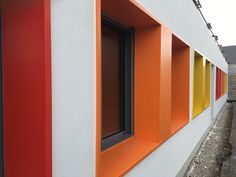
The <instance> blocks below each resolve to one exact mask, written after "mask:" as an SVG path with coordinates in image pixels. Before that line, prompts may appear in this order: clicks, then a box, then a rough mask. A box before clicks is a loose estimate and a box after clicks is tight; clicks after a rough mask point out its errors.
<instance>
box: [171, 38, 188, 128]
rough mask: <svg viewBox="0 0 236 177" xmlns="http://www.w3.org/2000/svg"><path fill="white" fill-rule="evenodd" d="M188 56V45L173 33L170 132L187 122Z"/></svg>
mask: <svg viewBox="0 0 236 177" xmlns="http://www.w3.org/2000/svg"><path fill="white" fill-rule="evenodd" d="M189 58H190V48H189V46H187V45H186V44H185V43H184V42H182V41H181V40H180V39H178V38H177V37H175V36H174V35H173V39H172V78H171V80H172V85H171V88H172V92H171V97H172V99H171V133H174V132H176V131H177V130H178V129H179V128H181V127H182V126H184V125H185V124H187V123H188V122H189V64H190V62H189Z"/></svg>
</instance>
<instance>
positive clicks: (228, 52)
mask: <svg viewBox="0 0 236 177" xmlns="http://www.w3.org/2000/svg"><path fill="white" fill-rule="evenodd" d="M223 51H224V56H225V57H226V61H227V62H228V63H229V69H228V72H229V76H228V79H229V82H228V83H229V92H228V94H229V100H231V101H235V100H236V45H232V46H225V47H223Z"/></svg>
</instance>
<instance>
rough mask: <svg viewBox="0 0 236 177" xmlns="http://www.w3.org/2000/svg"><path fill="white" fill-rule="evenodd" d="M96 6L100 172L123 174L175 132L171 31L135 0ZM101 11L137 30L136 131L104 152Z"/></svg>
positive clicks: (106, 1)
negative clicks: (102, 145)
mask: <svg viewBox="0 0 236 177" xmlns="http://www.w3.org/2000/svg"><path fill="white" fill-rule="evenodd" d="M96 8H97V9H96V10H97V14H96V15H97V19H96V36H97V37H96V40H97V41H96V45H97V47H96V49H97V55H96V57H97V60H96V117H97V125H96V133H97V137H96V138H97V141H96V146H97V147H96V156H97V157H96V176H97V177H106V176H107V177H110V176H123V175H125V174H126V173H127V172H128V171H129V170H130V169H131V168H132V167H134V166H135V165H136V164H137V163H139V162H140V161H141V160H142V159H143V158H145V156H147V155H148V154H150V153H151V152H152V151H153V150H154V149H155V148H157V147H158V146H159V145H160V143H162V142H164V141H165V140H166V139H167V138H169V137H170V136H171V77H172V74H171V73H172V72H171V65H172V62H171V61H172V58H171V47H172V33H171V31H170V30H169V29H167V28H166V27H164V26H160V24H159V23H158V21H157V20H156V19H155V18H153V17H152V16H151V15H150V13H149V12H147V11H145V9H144V8H143V7H141V6H140V5H139V4H138V3H137V2H136V1H134V0H120V1H116V0H103V1H102V2H101V0H97V6H96ZM101 12H102V13H105V14H107V15H109V16H111V17H112V18H114V20H116V21H118V22H120V23H122V24H123V25H126V26H130V27H133V28H135V59H134V60H135V62H134V68H135V69H134V71H135V73H134V132H135V133H134V136H132V137H131V138H128V139H126V140H124V141H122V142H121V143H118V144H116V145H114V146H112V147H111V148H109V149H107V150H105V151H101ZM127 14H129V15H127ZM127 157H128V158H127ZM117 162H120V163H119V165H117Z"/></svg>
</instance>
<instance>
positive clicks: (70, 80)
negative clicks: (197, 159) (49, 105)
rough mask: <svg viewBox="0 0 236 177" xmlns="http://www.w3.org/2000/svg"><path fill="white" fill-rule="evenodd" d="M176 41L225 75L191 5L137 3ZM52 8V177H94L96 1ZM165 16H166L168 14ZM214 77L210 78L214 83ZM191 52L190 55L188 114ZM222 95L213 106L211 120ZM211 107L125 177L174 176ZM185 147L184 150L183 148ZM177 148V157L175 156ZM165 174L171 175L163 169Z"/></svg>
mask: <svg viewBox="0 0 236 177" xmlns="http://www.w3.org/2000/svg"><path fill="white" fill-rule="evenodd" d="M139 2H140V3H141V4H142V5H143V7H145V8H146V9H147V10H148V11H149V12H150V13H152V14H153V15H154V16H155V17H156V18H157V19H159V20H160V21H161V22H163V24H165V25H166V26H167V27H168V28H169V29H170V30H171V31H173V32H174V33H175V35H177V36H178V37H180V38H181V39H182V40H184V41H185V42H186V43H187V44H188V45H190V46H191V49H190V51H193V50H194V49H196V50H197V51H198V52H200V53H201V54H203V55H204V56H205V57H207V58H208V59H209V60H210V61H211V62H212V63H213V64H215V65H217V66H218V67H219V68H221V69H222V70H224V72H226V73H227V70H228V66H227V63H226V62H225V61H224V58H223V56H222V54H221V53H220V51H219V49H218V47H217V45H216V43H215V41H214V40H213V38H212V37H211V35H210V33H209V31H208V29H207V28H206V24H205V23H204V21H203V20H202V18H201V16H200V14H199V12H198V11H197V9H196V7H195V5H194V4H193V2H192V1H189V0H176V1H170V0H169V1H166V0H140V1H139ZM51 6H52V9H51V10H52V13H51V17H52V19H51V20H52V65H53V67H52V70H53V71H52V74H53V77H52V79H53V82H52V84H53V98H52V101H53V177H65V176H67V177H78V176H79V177H88V176H89V177H93V176H95V143H96V140H95V124H96V122H95V120H96V117H95V98H96V95H95V89H96V88H95V84H96V80H95V64H96V63H95V59H96V58H95V53H96V51H95V42H96V41H95V0H93V1H78V0H70V1H58V0H51ZM167 12H168V13H167ZM214 78H215V76H213V79H214ZM192 84H193V52H191V54H190V105H189V115H192V94H193V91H192V90H193V87H192ZM225 101H226V95H224V96H223V97H221V98H220V99H219V100H217V102H216V103H215V107H214V115H217V113H218V112H219V111H220V109H221V108H222V106H223V104H224V103H225ZM210 115H211V107H209V108H207V109H206V110H205V111H203V112H202V113H201V114H199V115H198V116H197V117H196V118H195V119H194V120H191V116H190V117H189V120H190V123H189V124H187V125H186V126H185V127H184V128H183V129H181V130H180V131H178V132H177V133H176V134H175V135H173V136H172V137H171V138H170V139H168V140H167V141H166V142H165V143H164V144H162V145H161V146H160V147H159V148H157V150H155V151H154V152H153V153H151V154H150V155H149V156H148V157H147V158H145V159H144V160H143V161H142V162H141V163H139V164H138V165H137V166H136V167H135V168H134V169H132V170H131V171H130V172H129V173H128V174H127V175H126V176H130V177H132V176H133V177H143V176H145V177H153V174H155V177H158V176H159V177H170V176H175V175H176V174H177V173H178V172H179V170H180V169H181V167H182V165H183V164H184V163H185V161H186V159H187V158H188V156H189V155H190V154H191V152H192V150H193V149H194V147H195V146H196V145H197V144H198V143H199V141H200V139H201V137H202V135H203V134H204V133H205V131H206V130H207V129H208V127H209V126H210V124H211V116H210ZM186 144H188V146H184V145H186ZM176 149H178V153H176ZM166 169H169V170H166Z"/></svg>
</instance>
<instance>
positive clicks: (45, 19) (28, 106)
mask: <svg viewBox="0 0 236 177" xmlns="http://www.w3.org/2000/svg"><path fill="white" fill-rule="evenodd" d="M1 8H2V9H1V10H2V11H1V17H2V31H3V33H2V37H3V43H2V46H3V50H2V51H3V95H4V97H3V117H4V172H5V175H4V176H6V177H51V175H52V152H51V145H52V139H51V120H52V117H51V51H50V48H51V46H50V27H51V26H50V3H49V0H35V1H29V0H21V1H18V0H7V1H1Z"/></svg>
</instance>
